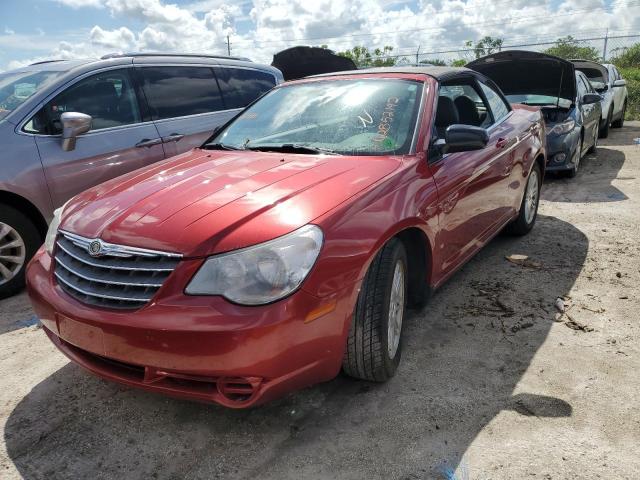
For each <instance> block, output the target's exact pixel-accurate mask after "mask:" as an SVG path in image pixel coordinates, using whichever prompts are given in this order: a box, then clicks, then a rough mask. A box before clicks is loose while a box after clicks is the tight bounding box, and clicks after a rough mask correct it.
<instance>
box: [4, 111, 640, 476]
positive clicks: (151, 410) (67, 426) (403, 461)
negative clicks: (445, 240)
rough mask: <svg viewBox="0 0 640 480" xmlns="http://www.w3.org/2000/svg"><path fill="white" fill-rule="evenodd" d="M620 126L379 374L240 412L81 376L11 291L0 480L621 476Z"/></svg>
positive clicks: (625, 399) (625, 357)
mask: <svg viewBox="0 0 640 480" xmlns="http://www.w3.org/2000/svg"><path fill="white" fill-rule="evenodd" d="M637 137H640V124H638V123H631V122H630V123H629V124H628V126H625V128H624V129H622V130H616V129H614V130H611V134H610V138H609V139H607V140H605V141H603V142H602V143H601V146H600V147H599V149H598V154H597V156H593V155H590V156H588V157H587V158H585V159H584V160H583V162H582V164H581V171H580V173H579V174H578V177H577V178H575V179H571V180H569V179H563V178H552V179H549V180H548V181H547V182H546V184H545V186H544V190H543V202H542V205H541V209H540V217H539V220H538V223H537V224H536V226H535V228H534V230H533V231H532V232H531V234H530V235H528V236H526V237H524V238H512V237H505V236H501V237H498V238H496V239H495V240H494V241H493V242H492V243H491V244H490V245H488V246H487V248H485V249H484V250H483V251H482V252H481V253H480V254H479V255H478V256H476V258H474V259H473V260H472V261H471V262H470V263H469V264H468V265H466V266H465V267H464V268H463V269H462V270H461V271H460V272H459V273H458V274H456V275H455V277H454V278H453V279H451V281H449V282H448V283H447V284H446V285H445V286H444V287H443V288H442V289H441V290H440V291H439V292H437V293H436V295H435V296H434V297H433V298H432V300H431V301H430V302H429V304H428V305H427V307H426V308H425V309H424V310H422V311H420V312H413V313H412V314H411V316H410V318H409V319H408V320H407V325H406V327H407V331H406V335H405V338H404V342H405V350H404V352H405V353H404V358H403V362H402V365H401V368H400V370H399V372H398V375H397V376H396V377H395V378H394V379H393V380H392V381H390V382H389V383H387V384H384V385H378V384H367V383H364V382H356V381H353V380H350V379H347V378H343V377H339V378H337V379H335V380H334V381H331V382H328V383H326V384H323V385H319V386H316V387H313V388H309V389H307V390H304V391H302V392H299V393H296V394H293V395H291V396H289V397H287V398H284V399H282V400H279V401H277V402H274V403H271V404H269V405H265V406H263V407H260V408H257V409H253V410H249V411H232V410H225V409H222V408H219V407H216V406H209V405H200V404H195V403H189V402H184V401H178V400H172V399H168V398H164V397H161V396H156V395H152V394H148V393H144V392H140V391H136V390H130V389H127V388H124V387H120V386H117V385H114V384H111V383H107V382H104V381H102V380H99V379H96V378H94V377H92V376H90V375H88V374H86V373H85V372H83V371H82V370H81V369H80V368H78V367H76V366H74V365H71V364H69V363H68V362H67V361H66V360H65V359H64V357H63V356H62V355H61V354H59V353H58V352H57V351H55V349H54V348H53V347H52V346H51V345H50V343H49V342H48V340H47V339H46V338H45V336H44V335H43V333H42V332H41V331H40V330H39V329H38V327H37V326H34V325H33V324H32V323H33V322H32V321H31V319H32V315H33V314H32V312H31V309H30V308H29V306H28V302H27V298H26V295H24V294H22V295H20V296H18V297H14V298H12V299H8V300H4V301H1V302H0V436H1V438H2V439H3V443H2V445H0V478H2V479H3V480H4V479H7V480H12V479H18V478H24V479H27V480H35V479H67V478H68V479H78V478H91V479H112V478H118V479H140V478H152V479H155V478H157V479H214V478H225V479H226V478H228V479H255V478H260V479H269V478H273V479H325V478H331V479H334V478H345V479H347V478H349V479H351V478H352V479H360V478H381V479H429V480H432V479H440V478H454V477H452V475H453V474H454V472H457V478H468V479H474V480H487V479H498V480H502V479H504V480H507V479H508V480H512V479H521V478H522V479H524V478H554V479H555V478H558V479H569V478H580V479H596V478H617V479H625V478H626V479H636V478H637V476H638V472H639V471H640V458H639V457H638V455H637V451H636V450H637V449H635V448H629V446H630V445H631V446H635V445H638V444H639V443H640V413H638V408H637V399H638V395H639V393H640V377H639V376H638V374H637V372H638V371H639V370H640V356H639V345H640V342H639V340H640V338H639V337H640V335H639V332H640V331H639V328H638V322H637V318H638V316H637V312H638V311H639V309H640V301H639V300H638V284H639V281H640V241H639V240H640V238H639V237H640V234H639V228H638V227H639V226H640V225H639V223H640V222H639V216H638V212H639V211H640V181H639V180H638V178H639V177H640V150H639V149H638V148H637V147H636V146H634V145H633V144H632V139H633V138H637ZM514 255H518V256H517V257H513V256H514ZM505 257H511V259H507V258H505ZM523 257H526V258H523ZM514 260H515V261H514ZM558 299H560V301H561V303H562V309H559V308H558V306H559V304H558V302H557V301H558ZM567 327H569V328H567Z"/></svg>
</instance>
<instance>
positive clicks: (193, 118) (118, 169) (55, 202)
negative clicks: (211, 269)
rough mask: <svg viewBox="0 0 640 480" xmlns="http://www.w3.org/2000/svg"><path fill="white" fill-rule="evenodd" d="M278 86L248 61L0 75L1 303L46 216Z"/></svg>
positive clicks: (97, 63) (95, 64) (155, 58)
mask: <svg viewBox="0 0 640 480" xmlns="http://www.w3.org/2000/svg"><path fill="white" fill-rule="evenodd" d="M282 81H283V78H282V74H281V72H280V71H279V70H278V69H276V68H273V67H271V66H267V65H258V64H255V63H253V62H251V61H249V60H247V59H241V58H231V57H215V56H202V55H167V54H162V55H161V54H116V55H108V56H105V57H102V58H101V59H100V60H60V61H58V60H56V61H48V62H40V63H36V64H33V65H30V66H28V67H24V68H20V69H17V70H13V71H9V72H4V73H0V148H1V150H0V298H2V297H6V296H8V295H11V294H12V293H14V292H15V291H17V290H19V289H20V288H21V287H22V286H23V284H24V266H25V264H26V262H27V261H28V260H29V259H30V258H31V257H32V256H33V254H34V253H35V251H36V249H37V248H38V247H39V246H40V244H41V243H42V241H43V238H44V235H45V233H46V228H47V224H48V222H49V221H50V219H51V218H52V215H53V210H54V209H55V208H57V207H60V206H61V205H63V204H64V203H65V202H66V201H67V200H68V199H69V198H71V197H72V196H74V195H75V194H76V193H79V192H81V191H83V190H85V189H87V188H89V187H92V186H94V185H96V184H99V183H101V182H104V181H106V180H109V179H111V178H114V177H116V176H118V175H122V174H124V173H127V172H130V171H132V170H135V169H138V168H143V167H145V166H147V165H150V164H152V163H154V162H157V161H160V160H163V159H165V158H168V157H171V156H174V155H177V154H179V153H183V152H186V151H187V150H190V149H192V148H194V147H197V146H200V145H201V144H202V143H203V142H204V141H205V140H206V139H207V138H208V137H210V136H211V134H212V132H213V130H214V129H215V128H216V127H218V126H220V125H222V124H224V123H226V122H227V121H228V120H229V119H231V118H232V117H233V116H234V115H236V113H237V112H239V111H240V110H241V109H242V108H244V107H245V106H246V105H248V104H249V103H251V102H252V101H253V100H255V99H256V98H258V97H259V96H261V95H262V94H263V93H265V92H266V91H268V90H270V89H271V88H272V87H273V86H274V85H276V84H278V83H281V82H282Z"/></svg>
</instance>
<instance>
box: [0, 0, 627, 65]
mask: <svg viewBox="0 0 640 480" xmlns="http://www.w3.org/2000/svg"><path fill="white" fill-rule="evenodd" d="M607 29H608V30H609V32H610V34H611V33H613V34H618V35H624V34H632V33H640V0H539V1H537V2H531V1H530V0H493V1H492V0H439V1H432V2H428V1H426V0H234V1H230V0H0V71H3V70H8V69H13V68H19V67H20V66H23V65H26V64H29V63H32V62H35V61H40V60H46V59H68V58H95V57H99V56H101V55H104V54H106V53H113V52H139V51H150V52H159V51H163V52H167V51H171V52H192V53H209V54H226V52H227V36H229V39H230V44H231V45H230V47H231V54H232V55H238V56H244V57H249V58H251V59H252V60H254V61H258V62H262V63H271V60H272V58H273V54H274V53H276V52H278V51H280V50H282V49H284V48H287V47H291V46H295V45H328V47H329V48H331V49H333V50H337V51H339V50H344V49H347V48H350V47H353V46H355V45H364V46H367V47H369V48H376V47H383V46H385V45H390V46H392V47H394V54H412V55H413V54H415V52H416V50H417V49H418V48H420V51H421V52H438V51H442V50H451V49H456V48H462V47H463V46H464V43H465V42H466V41H467V40H478V39H480V38H482V37H484V36H485V35H491V36H494V37H501V38H503V39H504V43H505V44H506V45H511V44H520V43H529V42H532V43H533V42H540V41H553V40H555V39H556V38H558V37H561V36H565V35H568V34H571V35H573V36H574V37H576V38H591V37H599V36H604V34H605V32H606V30H607ZM436 56H440V57H447V56H450V55H446V54H445V55H434V57H436Z"/></svg>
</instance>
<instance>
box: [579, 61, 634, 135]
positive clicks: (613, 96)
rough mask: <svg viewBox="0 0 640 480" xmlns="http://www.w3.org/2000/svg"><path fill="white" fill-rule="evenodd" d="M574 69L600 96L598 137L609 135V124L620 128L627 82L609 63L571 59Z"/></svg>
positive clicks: (625, 101) (625, 105) (624, 108)
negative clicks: (587, 80) (578, 71)
mask: <svg viewBox="0 0 640 480" xmlns="http://www.w3.org/2000/svg"><path fill="white" fill-rule="evenodd" d="M571 62H573V64H574V65H575V68H576V70H580V71H581V72H582V73H584V74H585V75H586V76H587V78H588V79H589V81H590V82H591V85H592V86H593V88H594V89H595V90H596V91H597V92H598V93H599V94H600V95H601V96H602V101H601V102H600V103H601V105H602V118H601V119H600V137H601V138H606V137H607V136H608V135H609V126H611V127H612V128H620V127H622V125H623V124H624V113H625V110H626V109H627V96H628V93H627V82H626V80H624V79H623V78H622V76H621V75H620V72H618V69H617V68H616V67H615V65H612V64H610V63H605V64H600V63H597V62H593V61H591V60H571Z"/></svg>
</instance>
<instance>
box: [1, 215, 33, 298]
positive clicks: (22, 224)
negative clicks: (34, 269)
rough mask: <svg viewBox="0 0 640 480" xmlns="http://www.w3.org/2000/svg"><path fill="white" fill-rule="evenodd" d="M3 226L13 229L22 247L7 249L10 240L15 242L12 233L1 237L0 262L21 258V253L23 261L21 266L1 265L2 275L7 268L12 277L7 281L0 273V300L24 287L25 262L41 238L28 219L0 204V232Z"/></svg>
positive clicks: (8, 263)
mask: <svg viewBox="0 0 640 480" xmlns="http://www.w3.org/2000/svg"><path fill="white" fill-rule="evenodd" d="M4 225H8V226H9V227H10V228H11V229H13V232H15V233H17V235H18V236H19V238H20V239H21V240H22V243H23V244H24V247H7V245H9V243H12V242H11V241H10V240H13V241H15V239H16V237H15V233H13V232H12V234H11V237H9V235H7V236H4V235H3V236H2V237H3V238H0V262H2V261H3V258H2V256H4V258H5V259H6V258H8V257H9V256H11V257H17V256H20V257H21V256H22V253H23V252H24V261H23V262H22V263H21V264H17V263H14V262H13V261H11V262H8V261H7V262H6V263H3V266H4V268H5V269H7V270H3V272H4V275H6V272H7V271H8V268H9V267H11V270H12V273H11V275H12V276H11V278H10V279H9V280H8V281H7V280H6V279H5V278H4V276H3V273H2V272H0V298H6V297H9V296H11V295H13V294H15V293H17V292H19V291H20V290H21V289H22V288H23V287H24V272H25V268H26V266H27V262H28V261H29V260H31V257H33V255H34V254H35V253H36V250H37V249H38V247H40V245H41V244H42V237H41V236H40V234H39V233H38V229H37V228H36V226H35V225H34V224H33V222H32V221H31V220H29V218H27V217H26V216H25V215H23V214H22V213H20V212H19V211H18V210H16V209H15V208H13V207H10V206H8V205H1V204H0V232H1V231H2V227H3V226H4ZM3 247H4V248H3ZM0 268H2V267H0Z"/></svg>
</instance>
